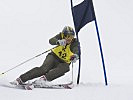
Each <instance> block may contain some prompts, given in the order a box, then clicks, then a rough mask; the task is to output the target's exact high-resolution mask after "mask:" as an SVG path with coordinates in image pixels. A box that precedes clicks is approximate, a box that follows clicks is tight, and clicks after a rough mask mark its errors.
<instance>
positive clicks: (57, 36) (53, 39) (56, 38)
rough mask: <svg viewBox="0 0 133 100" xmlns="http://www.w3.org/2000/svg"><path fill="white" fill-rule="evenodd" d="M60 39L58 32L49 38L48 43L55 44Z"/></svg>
mask: <svg viewBox="0 0 133 100" xmlns="http://www.w3.org/2000/svg"><path fill="white" fill-rule="evenodd" d="M60 39H61V35H60V33H59V34H57V35H56V36H54V37H53V38H51V39H49V43H50V44H51V45H57V41H58V40H60Z"/></svg>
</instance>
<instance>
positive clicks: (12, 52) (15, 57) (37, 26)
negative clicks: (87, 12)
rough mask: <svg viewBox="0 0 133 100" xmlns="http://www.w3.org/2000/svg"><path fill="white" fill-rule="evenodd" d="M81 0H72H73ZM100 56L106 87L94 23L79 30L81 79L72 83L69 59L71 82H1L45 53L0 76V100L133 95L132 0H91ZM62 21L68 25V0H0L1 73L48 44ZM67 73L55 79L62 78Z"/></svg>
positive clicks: (102, 99)
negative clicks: (48, 85)
mask: <svg viewBox="0 0 133 100" xmlns="http://www.w3.org/2000/svg"><path fill="white" fill-rule="evenodd" d="M81 1H82V0H74V4H78V3H79V2H81ZM93 3H94V8H95V13H96V17H97V21H98V26H99V32H100V37H101V42H102V47H103V54H104V58H105V67H106V71H107V78H108V84H109V85H108V86H105V83H104V75H103V69H102V62H101V57H100V51H99V46H98V40H97V34H96V30H95V24H94V22H92V23H89V24H87V25H86V26H85V27H84V28H82V29H81V31H80V33H79V37H80V42H81V50H82V55H81V56H82V59H81V60H82V63H81V78H80V84H79V85H76V77H77V70H78V62H77V63H76V64H74V74H73V81H74V85H75V87H74V88H73V89H70V90H65V89H34V90H33V91H24V90H20V89H12V88H7V87H3V86H2V84H6V83H7V82H8V81H13V80H14V79H16V78H17V77H18V76H19V75H20V74H22V73H24V72H26V71H28V70H30V69H31V68H33V67H36V66H40V65H41V64H42V63H43V60H44V59H45V57H46V55H47V54H44V55H42V56H41V57H38V58H36V59H34V60H32V61H30V62H28V63H26V64H24V65H22V66H19V67H18V68H16V69H14V70H12V71H9V72H7V73H5V74H4V75H1V76H0V99H1V100H42V99H48V100H81V99H82V100H133V95H132V90H133V85H132V84H133V78H132V77H133V72H132V71H133V67H132V66H133V62H132V59H133V52H132V51H133V47H132V42H133V39H132V37H133V33H132V32H133V30H132V26H133V25H132V22H133V20H131V19H132V17H133V13H132V4H133V1H131V0H128V2H127V1H124V0H117V1H116V0H108V1H107V0H100V1H99V0H93ZM65 25H70V26H73V21H72V15H71V9H70V1H69V0H67V1H66V0H56V1H55V0H47V1H46V0H45V1H44V0H38V1H37V0H23V1H18V0H11V1H10V0H4V1H3V0H1V1H0V61H1V62H0V73H2V72H5V71H7V70H8V69H10V68H13V67H14V66H16V65H18V64H20V63H22V62H23V61H25V60H27V59H29V58H32V57H34V56H36V55H38V54H40V53H42V52H44V51H46V50H48V49H50V48H52V47H53V46H51V45H50V44H49V43H48V39H49V38H51V37H53V36H54V35H56V34H57V33H58V32H60V31H61V30H62V28H63V27H64V26H65ZM71 80H72V72H71V71H70V72H68V73H67V74H66V75H65V76H63V77H61V78H59V79H57V80H54V81H53V83H66V82H70V81H71Z"/></svg>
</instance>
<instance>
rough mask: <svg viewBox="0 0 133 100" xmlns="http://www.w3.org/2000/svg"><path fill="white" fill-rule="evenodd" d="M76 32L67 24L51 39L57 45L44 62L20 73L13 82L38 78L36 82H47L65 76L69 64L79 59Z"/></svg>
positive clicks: (15, 83) (18, 83) (20, 82)
mask: <svg viewBox="0 0 133 100" xmlns="http://www.w3.org/2000/svg"><path fill="white" fill-rule="evenodd" d="M74 36H75V32H74V30H73V28H71V27H70V26H65V27H64V28H63V30H62V32H60V33H59V34H57V35H56V36H55V37H53V38H51V39H50V40H49V43H50V44H51V45H57V47H56V48H54V49H52V50H51V52H50V53H49V54H48V55H47V56H46V59H45V60H44V62H43V64H42V65H41V66H40V67H35V68H33V69H31V70H29V71H28V72H26V73H24V74H22V75H20V77H19V78H17V79H16V80H15V81H13V82H11V83H12V84H14V85H22V84H24V83H25V82H26V81H28V80H31V79H34V78H38V77H40V79H38V80H35V81H34V83H36V84H42V83H43V85H44V84H46V83H47V82H50V81H52V80H54V79H57V78H59V77H61V76H63V75H64V74H65V73H66V72H68V71H69V70H70V69H69V66H70V64H71V62H72V63H75V62H76V60H78V58H79V56H78V41H77V39H76V38H74Z"/></svg>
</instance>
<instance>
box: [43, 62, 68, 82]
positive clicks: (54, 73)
mask: <svg viewBox="0 0 133 100" xmlns="http://www.w3.org/2000/svg"><path fill="white" fill-rule="evenodd" d="M69 70H70V69H69V64H67V63H60V64H58V66H57V67H56V68H54V69H51V70H50V71H49V72H48V73H47V74H46V75H45V77H46V78H47V80H48V81H52V80H54V79H56V78H58V77H60V76H63V75H64V74H65V73H66V72H68V71H69Z"/></svg>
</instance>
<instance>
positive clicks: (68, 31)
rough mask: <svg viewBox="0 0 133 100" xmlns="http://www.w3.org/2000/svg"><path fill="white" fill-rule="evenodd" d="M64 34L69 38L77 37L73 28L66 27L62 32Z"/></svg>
mask: <svg viewBox="0 0 133 100" xmlns="http://www.w3.org/2000/svg"><path fill="white" fill-rule="evenodd" d="M62 33H63V34H64V36H67V35H72V36H74V35H75V32H74V30H73V28H72V27H70V26H65V27H64V28H63V30H62Z"/></svg>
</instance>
